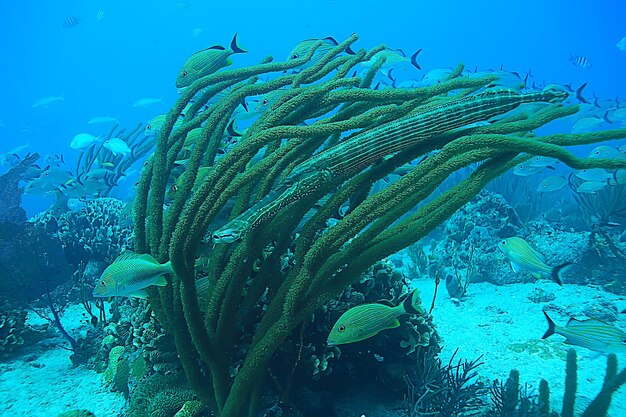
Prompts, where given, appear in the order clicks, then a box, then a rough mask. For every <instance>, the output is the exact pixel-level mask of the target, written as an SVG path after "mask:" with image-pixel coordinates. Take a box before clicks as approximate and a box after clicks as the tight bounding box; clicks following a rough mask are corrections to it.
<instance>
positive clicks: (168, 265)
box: [162, 261, 174, 275]
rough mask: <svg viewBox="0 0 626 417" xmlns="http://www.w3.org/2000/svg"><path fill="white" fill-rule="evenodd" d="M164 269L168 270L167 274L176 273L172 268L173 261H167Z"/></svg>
mask: <svg viewBox="0 0 626 417" xmlns="http://www.w3.org/2000/svg"><path fill="white" fill-rule="evenodd" d="M162 266H163V269H165V270H166V273H167V274H172V275H173V274H174V269H173V268H172V261H167V262H165V263H164V264H163V265H162Z"/></svg>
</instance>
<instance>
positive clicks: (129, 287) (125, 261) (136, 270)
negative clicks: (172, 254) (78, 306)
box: [93, 251, 173, 298]
mask: <svg viewBox="0 0 626 417" xmlns="http://www.w3.org/2000/svg"><path fill="white" fill-rule="evenodd" d="M171 273H173V272H172V265H171V263H170V262H166V263H164V264H160V263H159V262H158V261H157V260H156V259H154V258H153V257H152V256H150V255H148V254H147V253H146V254H143V255H140V254H137V253H135V252H132V251H126V252H123V253H122V254H121V255H120V256H118V257H117V258H116V259H115V261H113V263H112V264H111V265H109V266H107V267H106V269H105V270H104V272H103V273H102V276H101V277H100V282H98V283H97V284H96V286H95V287H94V289H93V296H94V297H112V296H125V297H137V298H146V296H147V294H146V291H145V289H146V287H149V286H151V285H157V286H160V287H162V286H165V285H167V280H166V279H165V277H164V276H163V275H165V274H171Z"/></svg>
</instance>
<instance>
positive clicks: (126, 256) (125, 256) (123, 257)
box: [114, 250, 160, 265]
mask: <svg viewBox="0 0 626 417" xmlns="http://www.w3.org/2000/svg"><path fill="white" fill-rule="evenodd" d="M135 259H141V260H142V261H144V262H149V263H153V264H156V265H160V264H159V262H158V261H157V260H156V259H154V258H153V257H152V256H150V255H148V254H147V253H143V254H139V253H135V252H133V251H132V250H127V251H124V252H122V253H121V254H120V256H118V257H117V258H115V261H114V262H119V261H130V260H135Z"/></svg>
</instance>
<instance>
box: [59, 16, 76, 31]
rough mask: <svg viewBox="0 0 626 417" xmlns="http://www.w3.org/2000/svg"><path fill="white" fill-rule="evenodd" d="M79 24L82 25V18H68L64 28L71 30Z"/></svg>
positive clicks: (64, 21) (64, 22) (65, 20)
mask: <svg viewBox="0 0 626 417" xmlns="http://www.w3.org/2000/svg"><path fill="white" fill-rule="evenodd" d="M79 23H80V18H78V17H76V16H68V17H66V18H65V19H63V27H64V28H65V29H71V28H73V27H76V26H77V25H78V24H79Z"/></svg>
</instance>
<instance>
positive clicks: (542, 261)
mask: <svg viewBox="0 0 626 417" xmlns="http://www.w3.org/2000/svg"><path fill="white" fill-rule="evenodd" d="M498 247H499V248H500V250H501V251H502V253H504V256H506V257H507V258H508V259H509V261H511V267H512V268H513V271H515V272H518V271H519V270H520V269H525V270H527V271H529V272H530V273H531V274H533V276H535V277H536V278H540V277H542V276H544V275H547V276H549V277H550V278H552V280H553V281H554V282H556V283H557V284H559V285H562V281H561V271H562V269H563V268H565V267H566V266H568V265H570V264H571V262H565V263H564V264H561V265H558V266H554V267H552V266H549V265H548V264H546V258H545V257H544V256H543V255H542V254H541V253H539V252H537V250H535V248H533V247H532V246H530V244H529V243H528V242H526V241H525V240H524V239H522V238H521V237H517V236H515V237H508V238H506V239H502V240H501V241H500V244H499V245H498Z"/></svg>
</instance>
